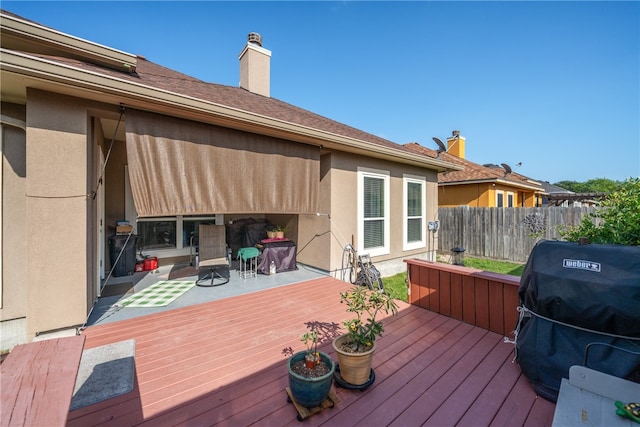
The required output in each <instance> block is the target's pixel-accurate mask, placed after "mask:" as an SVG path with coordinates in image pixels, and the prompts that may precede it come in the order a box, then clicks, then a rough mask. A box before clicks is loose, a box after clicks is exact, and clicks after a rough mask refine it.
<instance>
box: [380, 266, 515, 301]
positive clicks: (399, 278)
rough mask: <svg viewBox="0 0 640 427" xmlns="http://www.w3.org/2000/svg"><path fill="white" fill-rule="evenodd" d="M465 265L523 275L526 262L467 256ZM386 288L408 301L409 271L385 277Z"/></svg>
mask: <svg viewBox="0 0 640 427" xmlns="http://www.w3.org/2000/svg"><path fill="white" fill-rule="evenodd" d="M464 265H465V267H472V268H476V269H478V270H484V271H491V272H493V273H501V274H509V275H511V276H518V277H520V276H522V271H523V270H524V264H516V263H512V262H504V261H494V260H491V259H479V258H467V257H465V259H464ZM382 281H383V282H384V288H385V289H386V290H387V291H389V293H390V294H391V296H392V297H394V298H395V299H399V300H401V301H405V302H406V301H407V300H408V296H407V273H406V272H404V273H398V274H396V275H395V276H390V277H384V278H383V279H382Z"/></svg>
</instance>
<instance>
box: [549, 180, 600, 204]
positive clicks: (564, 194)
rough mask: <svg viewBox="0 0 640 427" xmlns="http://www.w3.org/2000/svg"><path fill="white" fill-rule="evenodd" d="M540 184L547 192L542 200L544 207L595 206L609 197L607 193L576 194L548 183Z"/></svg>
mask: <svg viewBox="0 0 640 427" xmlns="http://www.w3.org/2000/svg"><path fill="white" fill-rule="evenodd" d="M540 183H541V185H542V187H543V188H544V190H545V195H544V197H543V198H542V204H543V206H563V207H569V206H571V207H584V206H595V205H596V204H597V203H598V202H599V201H600V200H602V199H604V198H605V197H606V196H607V193H602V192H593V193H575V192H573V191H569V190H567V189H565V188H562V187H558V186H557V185H553V184H550V183H548V182H546V181H541V182H540Z"/></svg>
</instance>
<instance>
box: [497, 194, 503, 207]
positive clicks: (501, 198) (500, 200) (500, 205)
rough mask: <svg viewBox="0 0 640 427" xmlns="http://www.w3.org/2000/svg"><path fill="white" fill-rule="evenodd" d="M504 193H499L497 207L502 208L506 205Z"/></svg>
mask: <svg viewBox="0 0 640 427" xmlns="http://www.w3.org/2000/svg"><path fill="white" fill-rule="evenodd" d="M503 200H504V195H503V194H502V193H498V200H497V201H496V207H498V208H501V207H503V206H504V201H503Z"/></svg>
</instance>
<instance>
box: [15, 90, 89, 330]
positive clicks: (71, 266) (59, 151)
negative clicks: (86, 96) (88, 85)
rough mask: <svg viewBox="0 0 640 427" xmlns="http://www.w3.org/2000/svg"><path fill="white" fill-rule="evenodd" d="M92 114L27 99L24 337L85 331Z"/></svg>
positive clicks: (44, 98)
mask: <svg viewBox="0 0 640 427" xmlns="http://www.w3.org/2000/svg"><path fill="white" fill-rule="evenodd" d="M87 124H88V117H87V107H86V106H85V105H83V103H82V102H79V100H78V99H75V98H70V97H65V96H60V95H57V94H52V93H48V92H42V91H38V90H31V89H29V90H28V91H27V151H26V154H27V158H26V164H27V171H28V176H27V184H26V195H27V199H26V234H25V240H26V244H27V269H26V273H27V274H26V276H25V280H26V283H27V301H28V303H27V333H28V334H30V335H35V334H37V333H39V332H44V331H49V330H54V329H59V328H64V327H68V326H71V325H79V324H83V323H84V321H85V318H86V314H87V307H86V301H87V279H88V272H87V253H88V251H89V250H90V248H89V247H88V244H87V240H88V239H87V230H88V227H87V203H88V197H87V194H88V193H89V191H90V190H89V189H88V176H87V175H88V164H89V162H88V157H89V156H88V141H87V140H88V138H87Z"/></svg>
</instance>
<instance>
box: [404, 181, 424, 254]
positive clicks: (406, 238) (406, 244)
mask: <svg viewBox="0 0 640 427" xmlns="http://www.w3.org/2000/svg"><path fill="white" fill-rule="evenodd" d="M409 183H415V184H420V186H421V191H420V193H421V194H420V197H421V203H422V206H421V212H420V218H421V220H422V221H421V222H422V227H421V230H422V235H421V236H420V240H419V241H416V242H409V227H408V225H409V224H408V223H409V212H408V206H407V203H408V201H409V191H408V188H409ZM426 183H427V178H426V177H424V176H416V175H406V174H405V175H404V176H403V178H402V250H405V251H408V250H413V249H419V248H424V247H426V246H427V219H426V218H427V185H426Z"/></svg>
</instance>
